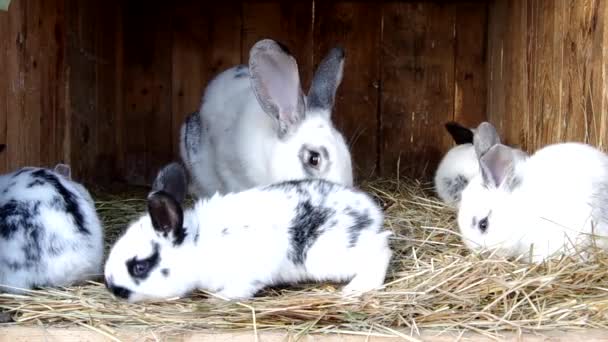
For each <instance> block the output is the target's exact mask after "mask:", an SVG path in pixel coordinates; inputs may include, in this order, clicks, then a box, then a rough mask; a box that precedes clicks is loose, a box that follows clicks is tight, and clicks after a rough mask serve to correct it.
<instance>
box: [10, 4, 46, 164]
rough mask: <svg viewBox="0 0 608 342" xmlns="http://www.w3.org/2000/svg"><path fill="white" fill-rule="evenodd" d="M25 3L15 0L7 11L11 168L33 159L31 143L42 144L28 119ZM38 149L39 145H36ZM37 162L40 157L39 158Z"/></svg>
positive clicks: (30, 161)
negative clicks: (29, 150)
mask: <svg viewBox="0 0 608 342" xmlns="http://www.w3.org/2000/svg"><path fill="white" fill-rule="evenodd" d="M24 18H25V2H24V1H15V2H13V4H12V5H11V7H10V9H9V12H8V29H9V35H8V36H9V37H10V38H9V44H10V46H9V47H8V50H7V59H6V61H7V74H6V76H7V79H8V80H9V86H8V91H7V109H6V112H7V119H6V125H7V128H6V133H7V134H6V144H7V149H6V153H7V158H8V160H7V163H8V165H9V167H13V166H21V165H26V164H29V163H32V162H34V161H33V160H29V159H28V152H27V149H28V144H39V142H40V140H39V136H35V135H33V134H34V133H32V134H30V135H27V134H24V133H25V132H27V128H28V126H29V125H28V119H27V117H26V114H25V93H26V85H25V80H26V75H25V74H26V65H25V63H26V61H27V53H26V50H25V33H26V26H25V22H24ZM34 149H36V147H34ZM36 162H37V160H36Z"/></svg>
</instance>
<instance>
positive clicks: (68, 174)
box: [53, 164, 72, 180]
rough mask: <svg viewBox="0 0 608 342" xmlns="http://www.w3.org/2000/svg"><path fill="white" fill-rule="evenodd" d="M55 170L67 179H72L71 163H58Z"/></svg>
mask: <svg viewBox="0 0 608 342" xmlns="http://www.w3.org/2000/svg"><path fill="white" fill-rule="evenodd" d="M53 171H55V173H58V174H60V175H62V176H63V177H65V178H67V179H70V180H71V179H72V169H71V168H70V165H67V164H57V165H55V168H54V169H53Z"/></svg>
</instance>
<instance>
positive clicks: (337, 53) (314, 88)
mask: <svg viewBox="0 0 608 342" xmlns="http://www.w3.org/2000/svg"><path fill="white" fill-rule="evenodd" d="M344 58H345V56H344V49H343V48H342V47H340V46H338V47H335V48H333V49H331V50H330V51H329V53H328V54H327V56H325V58H324V59H323V60H322V61H321V63H319V66H318V67H317V71H316V72H315V75H314V76H313V79H312V83H311V86H310V90H309V91H308V97H307V100H308V103H307V105H308V108H310V109H323V110H326V111H329V113H330V115H331V109H332V108H333V106H334V102H335V99H336V91H337V90H338V86H340V83H341V82H342V74H343V71H344Z"/></svg>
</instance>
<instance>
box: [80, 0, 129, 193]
mask: <svg viewBox="0 0 608 342" xmlns="http://www.w3.org/2000/svg"><path fill="white" fill-rule="evenodd" d="M95 7H96V12H97V16H96V17H95V20H96V21H97V23H96V26H97V30H96V32H95V37H94V39H95V44H96V45H95V51H96V57H97V58H96V60H95V68H96V70H95V73H96V74H97V77H96V80H95V82H96V84H95V86H96V87H97V95H96V101H97V102H96V103H95V108H96V110H97V113H96V116H97V126H96V127H95V144H96V146H97V154H96V155H95V156H94V157H93V159H92V160H91V162H92V165H89V167H90V170H89V172H88V177H87V179H88V180H90V181H95V182H96V183H97V184H100V183H101V184H107V183H109V182H110V181H111V180H113V178H115V176H116V162H117V160H116V156H117V148H116V146H117V144H116V127H117V123H116V121H115V119H116V116H115V112H116V110H117V107H118V105H117V103H116V100H115V98H116V94H117V93H118V92H122V90H121V89H120V88H116V87H115V85H116V82H117V78H118V77H120V76H121V75H120V74H119V73H118V72H117V68H116V43H117V39H116V27H117V20H118V19H120V18H118V15H117V13H118V11H119V10H120V7H119V4H118V1H104V2H98V3H95Z"/></svg>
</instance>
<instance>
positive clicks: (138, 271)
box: [133, 260, 150, 277]
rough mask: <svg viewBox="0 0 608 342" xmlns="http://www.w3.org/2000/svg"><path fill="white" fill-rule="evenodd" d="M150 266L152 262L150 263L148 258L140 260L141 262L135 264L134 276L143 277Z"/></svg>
mask: <svg viewBox="0 0 608 342" xmlns="http://www.w3.org/2000/svg"><path fill="white" fill-rule="evenodd" d="M149 268H150V264H149V263H148V261H146V260H143V261H140V262H138V263H136V264H135V265H133V276H135V277H141V276H143V275H144V274H146V273H147V272H148V269H149Z"/></svg>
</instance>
